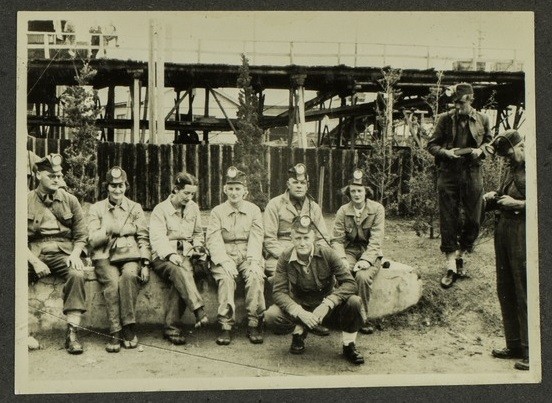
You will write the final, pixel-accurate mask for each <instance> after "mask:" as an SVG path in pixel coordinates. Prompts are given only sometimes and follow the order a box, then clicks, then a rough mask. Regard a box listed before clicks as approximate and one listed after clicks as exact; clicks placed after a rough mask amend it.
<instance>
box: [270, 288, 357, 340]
mask: <svg viewBox="0 0 552 403" xmlns="http://www.w3.org/2000/svg"><path fill="white" fill-rule="evenodd" d="M303 308H304V309H306V310H308V311H311V312H312V311H313V310H314V308H307V307H303ZM361 312H362V302H361V300H360V297H359V296H358V295H352V296H350V297H349V298H348V299H347V301H345V302H343V303H341V304H339V305H337V306H336V307H334V308H333V309H332V310H331V311H330V312H329V313H328V314H327V315H326V317H325V318H324V320H323V321H322V323H323V324H324V325H325V326H330V327H334V328H337V329H339V330H341V331H343V332H347V333H354V332H358V330H359V329H360V328H361V327H362V326H363V324H364V321H363V318H362V313H361ZM265 320H266V325H267V326H268V327H270V328H272V330H273V331H274V333H277V334H287V333H291V332H292V331H293V329H294V328H295V325H302V324H303V322H301V320H300V319H299V318H294V317H292V316H291V315H289V314H288V313H287V312H284V311H282V310H281V309H280V307H279V306H278V305H276V304H274V305H272V306H271V307H270V308H268V309H267V310H266V312H265ZM305 327H306V326H305Z"/></svg>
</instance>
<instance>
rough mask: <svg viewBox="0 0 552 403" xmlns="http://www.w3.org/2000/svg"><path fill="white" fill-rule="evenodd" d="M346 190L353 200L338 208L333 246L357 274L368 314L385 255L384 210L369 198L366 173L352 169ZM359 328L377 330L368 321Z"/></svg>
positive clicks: (370, 193)
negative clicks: (369, 303) (377, 275)
mask: <svg viewBox="0 0 552 403" xmlns="http://www.w3.org/2000/svg"><path fill="white" fill-rule="evenodd" d="M344 191H345V194H346V195H347V196H348V197H349V199H350V200H351V201H350V202H349V203H347V204H345V205H343V206H341V207H340V208H339V210H337V214H336V215H335V221H334V227H333V235H332V247H333V248H334V250H335V251H336V252H337V254H338V255H339V256H340V257H341V259H342V260H343V264H345V265H346V266H347V267H348V269H349V270H350V271H351V272H352V274H353V276H354V277H355V281H356V283H357V285H358V293H359V294H358V295H359V296H360V298H361V300H362V307H363V308H364V313H365V315H368V302H369V301H370V290H371V287H372V283H373V281H374V277H375V276H376V274H378V272H379V270H380V266H381V258H382V257H383V252H382V251H381V245H382V243H383V230H384V225H385V209H384V208H383V206H382V205H381V204H380V203H378V202H375V201H373V200H370V197H371V196H372V197H373V194H372V190H371V189H370V188H369V187H368V186H366V182H365V177H364V172H362V171H361V170H360V169H356V170H355V171H354V172H353V178H352V179H351V181H350V182H349V184H348V185H347V187H345V189H344ZM360 331H361V332H362V333H365V334H370V333H373V331H374V329H373V327H372V326H370V325H368V324H367V323H366V324H365V326H363V327H362V328H361V329H360Z"/></svg>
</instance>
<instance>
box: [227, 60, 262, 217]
mask: <svg viewBox="0 0 552 403" xmlns="http://www.w3.org/2000/svg"><path fill="white" fill-rule="evenodd" d="M237 87H238V88H239V89H240V93H239V96H238V102H239V106H238V112H237V117H238V121H237V128H236V137H237V138H238V140H237V143H236V147H235V151H234V161H236V166H237V167H238V168H239V169H240V170H242V171H244V172H245V173H246V174H247V176H248V180H249V185H248V188H249V199H250V200H251V201H252V202H253V203H255V204H256V205H258V206H259V207H260V208H261V209H264V207H265V205H266V203H267V201H268V196H267V193H266V191H267V188H268V172H267V169H266V154H265V148H264V147H263V143H262V142H263V130H262V129H261V128H260V127H259V99H258V97H257V94H256V93H255V91H254V89H253V86H252V85H251V73H250V71H249V60H248V59H247V58H246V57H245V55H243V54H242V64H241V66H240V70H239V76H238V81H237Z"/></svg>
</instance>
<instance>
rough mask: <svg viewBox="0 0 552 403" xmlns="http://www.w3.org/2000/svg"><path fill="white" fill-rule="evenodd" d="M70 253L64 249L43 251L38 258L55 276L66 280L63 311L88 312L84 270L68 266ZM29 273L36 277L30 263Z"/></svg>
mask: <svg viewBox="0 0 552 403" xmlns="http://www.w3.org/2000/svg"><path fill="white" fill-rule="evenodd" d="M68 257H69V255H68V254H67V253H65V252H63V251H57V252H46V253H41V254H40V255H39V256H38V258H39V259H40V260H41V261H42V262H43V263H44V264H46V266H48V268H49V269H50V271H51V272H52V274H53V275H54V276H57V277H60V278H62V279H63V280H64V281H65V284H64V285H63V313H64V314H66V313H67V312H69V311H80V312H86V290H85V287H84V283H85V279H84V272H83V271H79V270H75V269H73V268H69V267H67V258H68ZM29 274H30V276H31V277H32V278H35V277H36V275H35V274H34V270H33V268H32V267H30V265H29Z"/></svg>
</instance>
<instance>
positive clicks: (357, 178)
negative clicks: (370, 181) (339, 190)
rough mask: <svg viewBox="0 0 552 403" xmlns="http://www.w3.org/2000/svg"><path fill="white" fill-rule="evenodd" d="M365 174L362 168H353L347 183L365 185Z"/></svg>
mask: <svg viewBox="0 0 552 403" xmlns="http://www.w3.org/2000/svg"><path fill="white" fill-rule="evenodd" d="M365 176H366V175H364V171H363V170H362V169H358V168H357V169H355V170H354V171H353V176H352V178H351V179H350V180H349V185H359V186H366V178H365Z"/></svg>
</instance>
